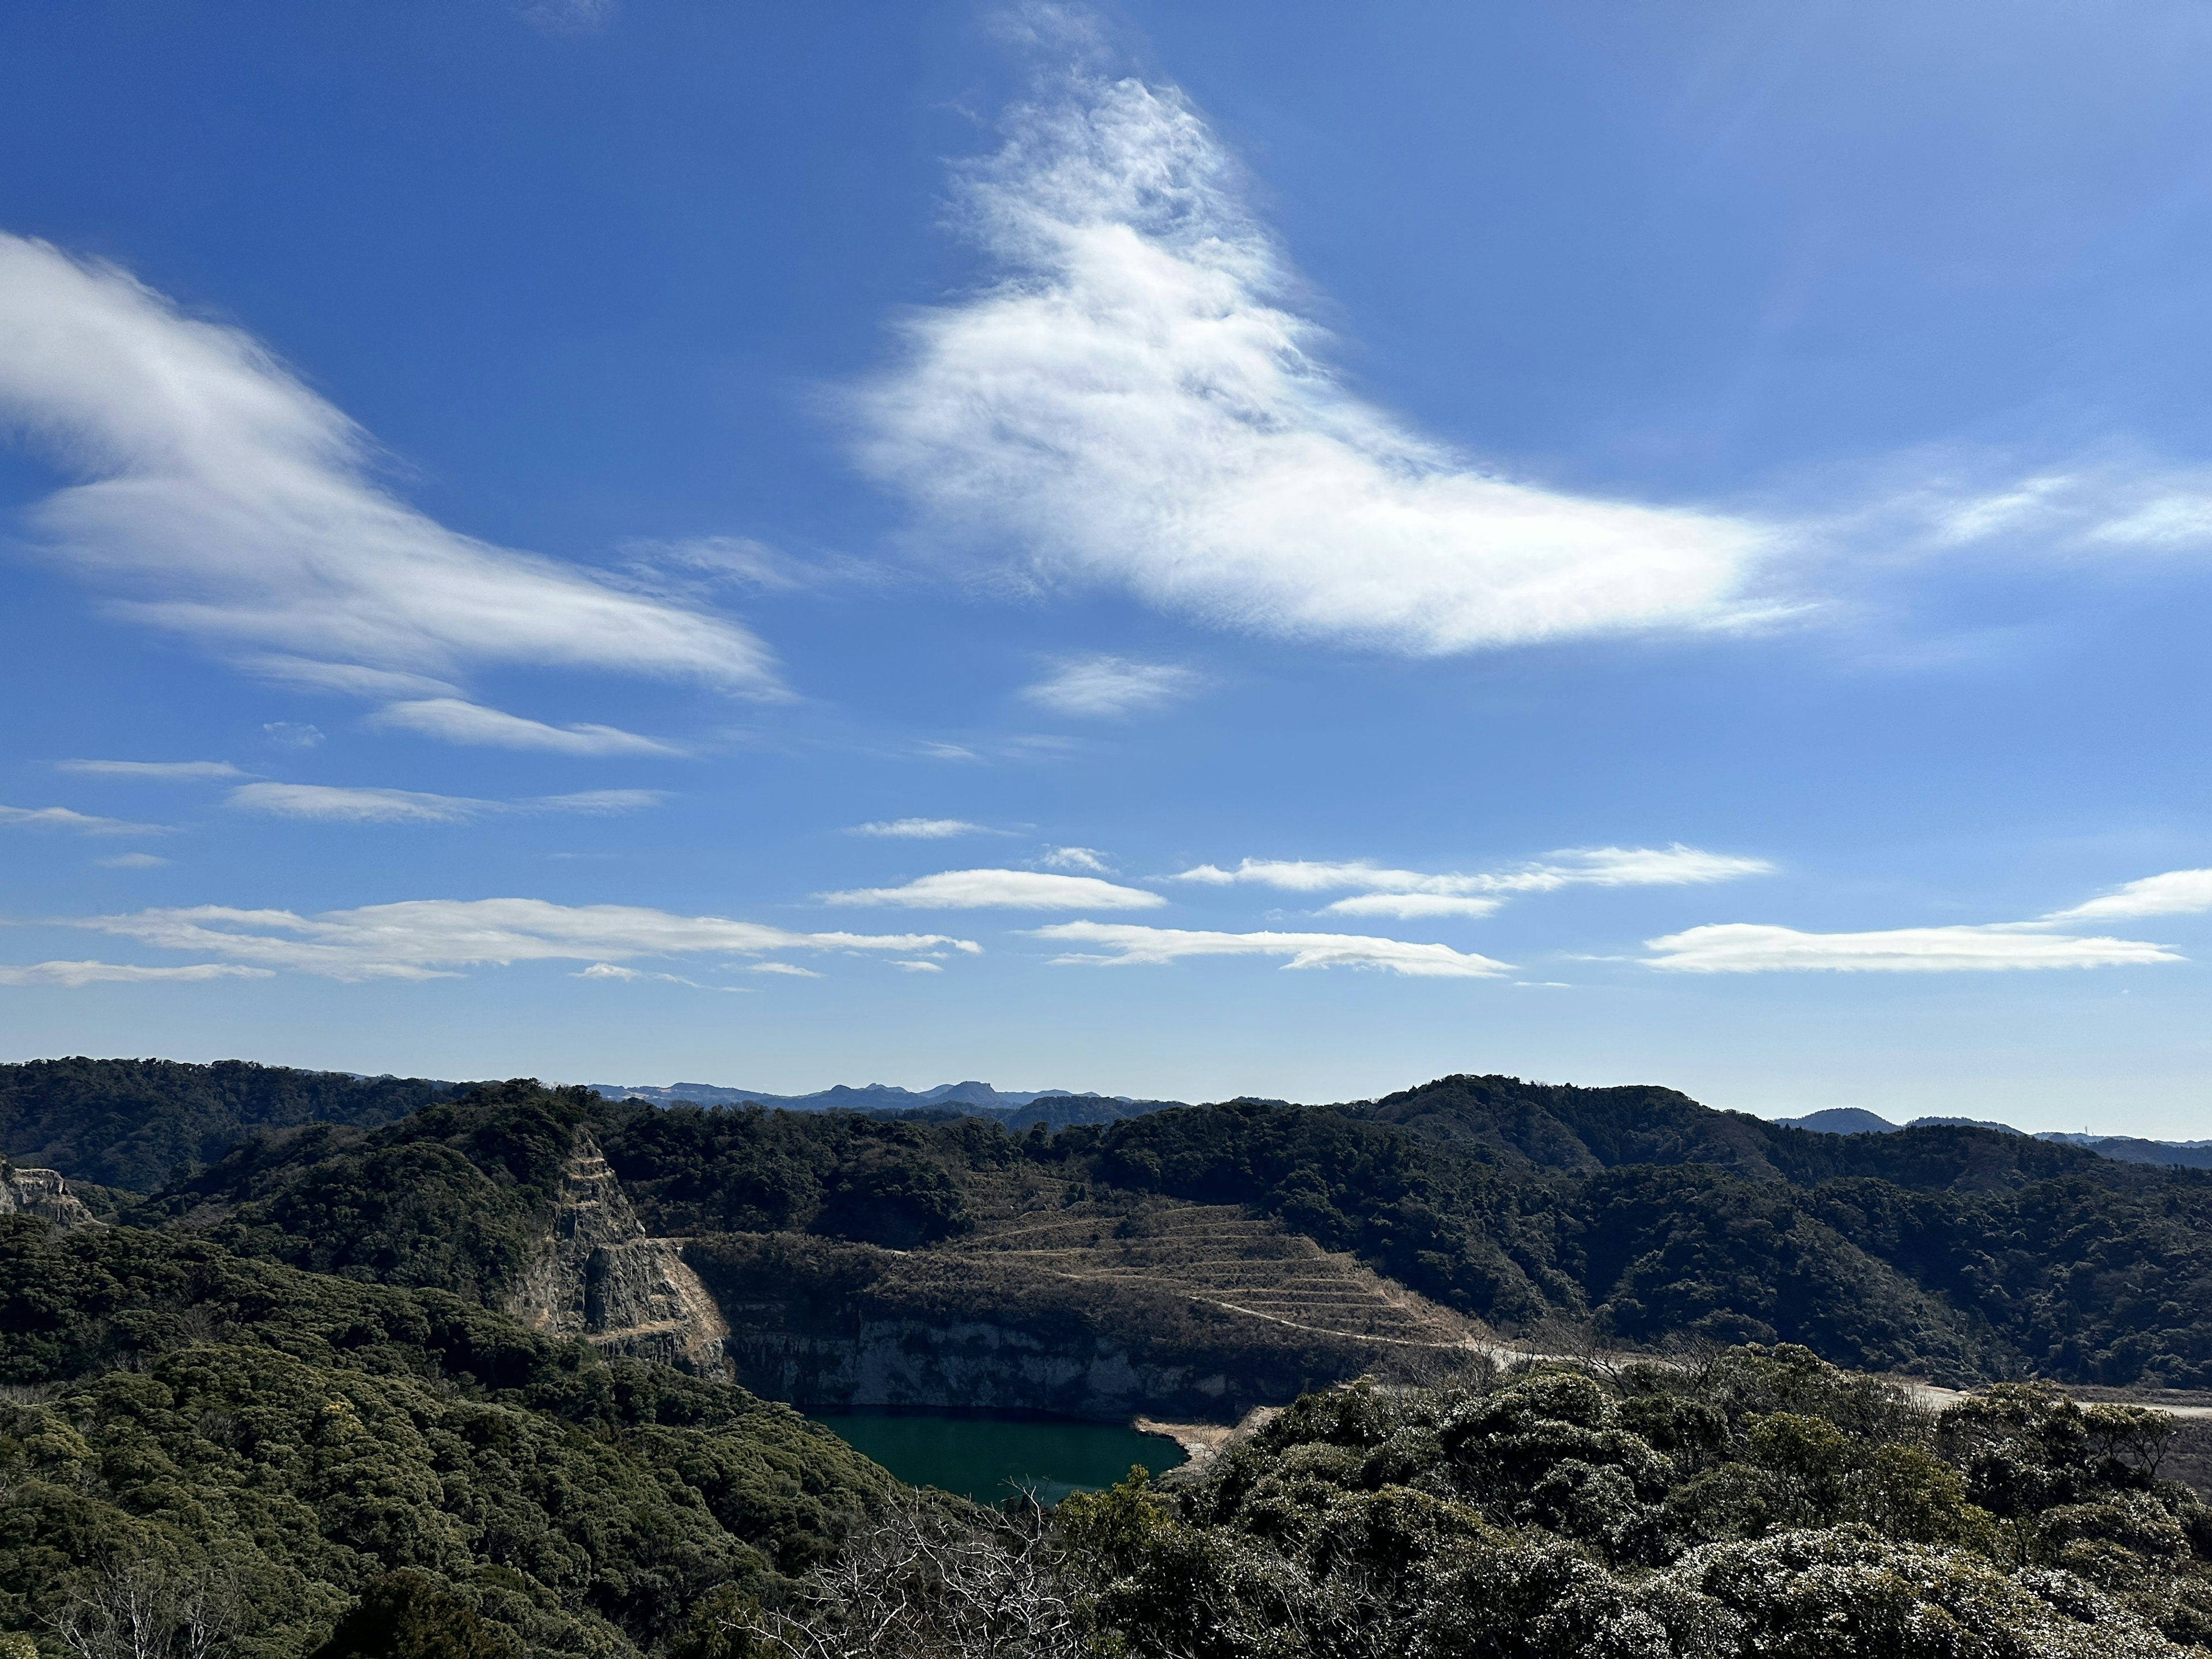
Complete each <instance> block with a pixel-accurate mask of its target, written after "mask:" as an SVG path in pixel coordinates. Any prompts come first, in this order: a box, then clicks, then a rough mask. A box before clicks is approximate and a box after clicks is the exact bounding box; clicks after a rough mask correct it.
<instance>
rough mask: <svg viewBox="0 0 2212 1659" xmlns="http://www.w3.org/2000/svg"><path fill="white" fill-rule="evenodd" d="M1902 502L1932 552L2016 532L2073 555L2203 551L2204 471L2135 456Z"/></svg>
mask: <svg viewBox="0 0 2212 1659" xmlns="http://www.w3.org/2000/svg"><path fill="white" fill-rule="evenodd" d="M1906 505H1907V508H1908V510H1909V511H1911V512H1913V513H1917V516H1918V517H1919V518H1920V519H1921V520H1922V521H1923V523H1924V524H1925V525H1926V526H1928V531H1929V538H1930V539H1931V540H1932V541H1933V543H1934V544H1935V545H1936V547H1938V548H1957V547H1967V546H1975V545H1980V544H1990V543H2002V542H2008V541H2013V540H2018V539H2021V538H2033V542H2034V543H2035V544H2037V545H2039V546H2040V547H2042V548H2045V549H2047V550H2054V551H2057V552H2060V553H2063V554H2069V555H2074V556H2111V555H2113V554H2115V553H2136V554H2148V555H2160V554H2172V553H2179V552H2188V551H2195V550H2203V549H2206V548H2212V472H2208V471H2207V470H2206V469H2203V468H2201V467H2200V468H2195V469H2189V468H2175V467H2171V466H2161V465H2159V464H2157V463H2156V462H2154V461H2152V460H2149V459H2146V458H2144V457H2141V456H2126V455H2122V456H2115V455H2112V454H2106V455H2105V456H2102V457H2088V458H2084V459H2080V460H2077V461H2075V462H2074V463H2071V464H2069V465H2065V466H2062V467H2060V468H2057V469H2056V470H2052V471H2044V472H2039V473H2035V474H2032V475H2030V476H2028V477H2016V478H2012V479H2008V480H2005V481H2003V482H2001V483H1994V484H1983V485H1979V486H1969V487H1963V488H1962V487H1960V486H1958V485H1956V484H1949V485H1943V484H1939V485H1936V486H1935V487H1932V488H1929V489H1922V490H1920V491H1918V492H1916V493H1914V494H1912V495H1908V496H1907V498H1906Z"/></svg>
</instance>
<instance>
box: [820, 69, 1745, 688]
mask: <svg viewBox="0 0 2212 1659" xmlns="http://www.w3.org/2000/svg"><path fill="white" fill-rule="evenodd" d="M1007 128H1008V137H1007V141H1006V145H1005V147H1004V148H1003V149H1000V152H999V153H998V154H997V155H995V156H993V157H991V158H989V159H988V160H987V161H981V162H980V163H978V164H976V165H975V166H973V167H970V168H969V169H968V170H967V172H966V173H964V175H963V178H962V179H961V180H960V181H959V185H958V201H959V203H960V207H961V217H962V220H963V224H964V227H965V228H966V229H967V231H968V232H969V234H971V235H972V237H973V238H974V239H975V240H976V241H977V242H979V243H980V244H981V246H982V247H983V248H984V250H985V251H986V252H987V254H988V255H989V256H990V257H991V258H992V259H993V260H994V262H995V264H996V265H997V268H998V270H999V271H1000V279H999V280H998V281H997V282H996V283H994V284H992V285H991V286H988V287H987V288H985V289H982V290H981V292H980V293H978V294H977V295H975V296H974V297H973V298H971V299H969V301H966V302H964V303H962V304H958V305H955V306H951V307H940V308H936V309H932V310H927V311H924V312H921V313H919V314H917V315H915V317H913V318H912V319H909V320H908V323H907V325H906V328H905V332H906V336H907V346H908V356H907V361H906V362H905V363H904V364H903V365H902V367H901V368H899V369H898V370H896V372H894V373H892V374H889V375H887V376H885V377H884V379H882V380H879V381H878V382H877V383H876V384H874V385H872V386H869V387H867V388H866V389H865V390H864V391H863V392H861V393H860V395H859V396H858V397H857V398H856V400H855V406H856V410H857V412H858V415H859V418H860V424H861V428H862V432H861V437H860V443H859V453H860V459H861V461H862V464H863V465H865V466H866V468H867V469H868V470H870V471H872V473H874V474H875V475H876V476H877V477H880V478H882V479H884V480H885V481H886V482H888V483H891V484H893V485H896V486H898V487H900V488H902V489H904V490H906V491H907V492H908V494H909V495H911V496H912V497H913V498H914V499H915V501H917V502H918V503H919V504H920V505H921V507H924V508H925V509H926V510H927V512H928V513H931V514H932V515H933V516H934V518H935V519H936V520H938V521H939V523H941V524H943V525H945V526H947V527H948V528H950V529H951V530H952V531H953V532H955V533H957V534H962V535H964V536H967V537H969V538H972V539H974V540H976V541H978V542H980V543H981V544H984V545H985V546H987V548H990V549H993V550H1000V549H1003V550H1007V558H1008V560H1009V562H1010V563H1012V564H1014V565H1017V566H1018V574H1020V575H1021V576H1022V577H1024V578H1025V579H1026V580H1030V581H1031V582H1034V583H1036V584H1040V585H1056V584H1070V585H1079V586H1124V587H1127V588H1128V589H1130V590H1131V591H1133V592H1135V593H1137V594H1138V595H1139V596H1140V597H1142V598H1143V599H1146V600H1147V601H1149V602H1151V603H1152V604H1153V605H1159V606H1162V607H1164V608H1166V609H1169V610H1172V611H1177V612H1181V613H1184V614H1188V615H1194V616H1196V617H1200V618H1202V619H1204V620H1206V621H1207V622H1210V623H1215V624H1218V625H1220V626H1223V627H1228V628H1234V629H1242V630H1245V631H1249V632H1253V633H1258V634H1263V635H1273V636H1276V637H1279V638H1286V639H1298V640H1325V641H1337V642H1345V643H1356V644H1365V645H1371V646H1376V647H1384V648H1388V649H1392V650H1397V651H1402V652H1407V653H1414V654H1420V655H1431V654H1439V653H1449V652H1456V651H1463V650H1468V649H1472V648H1476V647H1489V646H1499V645H1507V644H1511V643H1514V642H1516V641H1530V640H1541V639H1547V638H1555V637H1562V636H1571V635H1586V634H1591V633H1601V632H1614V631H1620V630H1624V629H1646V628H1651V627H1655V626H1662V625H1680V624H1702V623H1711V622H1714V621H1717V620H1720V619H1722V618H1723V617H1725V616H1726V615H1727V613H1728V610H1729V603H1730V599H1731V596H1732V595H1733V594H1734V592H1735V590H1736V588H1737V586H1738V585H1739V584H1740V582H1741V580H1742V579H1743V577H1744V576H1745V574H1746V573H1747V569H1748V568H1749V567H1750V565H1751V563H1752V562H1753V560H1754V559H1755V558H1756V557H1758V556H1759V555H1760V554H1761V553H1762V552H1764V551H1765V550H1767V549H1768V548H1769V547H1770V546H1771V545H1772V544H1774V543H1775V541H1776V540H1777V538H1776V536H1775V534H1774V532H1771V531H1770V530H1768V529H1767V528H1765V527H1764V526H1759V525H1756V524H1753V523H1750V522H1747V521H1746V520H1741V519H1736V518H1730V517H1726V516H1723V515H1719V514H1716V513H1708V512H1704V511H1699V510H1693V509H1688V508H1674V507H1646V506H1640V505H1637V504H1634V503H1631V502H1627V501H1607V500H1601V499H1597V498H1595V497H1590V496H1583V495H1571V494H1568V493H1566V492H1565V491H1562V490H1557V489H1547V488H1545V487H1543V486H1541V485H1538V484H1533V483H1520V482H1516V481H1513V480H1510V479H1508V478H1505V477H1500V476H1498V475H1497V474H1496V473H1495V472H1494V471H1491V470H1488V469H1486V468H1485V467H1483V466H1481V465H1477V464H1475V463H1474V462H1472V461H1470V460H1469V459H1467V458H1466V457H1464V456H1462V455H1460V454H1458V453H1455V452H1454V451H1453V450H1452V449H1451V448H1450V447H1448V446H1447V445H1445V444H1443V443H1441V442H1438V441H1434V440H1432V439H1430V438H1428V437H1425V436H1424V435H1420V434H1419V433H1417V432H1415V431H1413V429H1411V428H1408V427H1407V426H1406V425H1405V424H1404V423H1402V422H1399V421H1397V420H1396V419H1395V418H1394V417H1392V416H1389V414H1387V413H1385V412H1384V411H1383V410H1379V409H1377V408H1376V407H1374V406H1373V405H1371V404H1367V403H1365V402H1363V401H1362V400H1361V399H1360V398H1358V397H1357V396H1355V395H1354V394H1353V393H1352V392H1350V391H1348V390H1347V389H1346V387H1345V386H1344V384H1343V382H1342V381H1341V380H1340V379H1339V378H1338V377H1337V375H1336V374H1335V372H1334V370H1333V369H1332V368H1330V367H1329V366H1328V363H1327V362H1326V361H1325V360H1324V358H1323V356H1322V350H1323V348H1324V346H1325V344H1326V342H1325V340H1324V337H1323V334H1322V330H1321V329H1320V328H1319V327H1318V326H1317V325H1316V324H1314V323H1313V322H1312V321H1311V320H1310V319H1308V318H1307V317H1304V316H1302V315H1300V314H1298V313H1297V312H1296V311H1294V310H1292V309H1291V308H1290V298H1289V296H1290V295H1291V293H1292V292H1293V290H1294V289H1295V288H1296V281H1295V278H1294V277H1293V276H1292V274H1291V270H1290V269H1289V267H1288V265H1287V264H1286V262H1285V258H1284V257H1283V255H1282V252H1281V251H1280V250H1279V247H1278V246H1277V245H1276V243H1275V241H1274V240H1273V237H1272V236H1271V235H1270V234H1269V233H1268V232H1267V229H1266V228H1264V227H1263V226H1262V225H1261V224H1260V223H1258V222H1256V221H1255V219H1254V218H1253V217H1252V216H1251V215H1250V214H1249V211H1248V210H1247V209H1246V208H1245V207H1244V206H1243V203H1242V201H1241V199H1240V195H1239V191H1238V185H1237V176H1236V174H1237V169H1236V166H1235V164H1234V162H1233V161H1232V160H1231V157H1230V156H1229V155H1227V154H1225V151H1224V150H1223V149H1222V147H1221V145H1220V144H1219V143H1218V141H1217V139H1216V138H1215V137H1214V135H1213V134H1212V131H1209V130H1208V128H1207V127H1206V124H1205V123H1204V121H1202V120H1201V119H1200V117H1199V116H1198V115H1197V114H1196V112H1194V111H1193V110H1192V109H1191V108H1190V107H1189V106H1188V104H1187V103H1186V102H1185V101H1184V100H1183V99H1182V95H1181V94H1178V93H1176V91H1174V90H1173V89H1172V88H1168V89H1164V90H1162V89H1155V88H1151V87H1147V86H1146V85H1144V84H1142V83H1140V82H1137V81H1133V80H1125V81H1121V82H1113V83H1109V82H1104V81H1095V80H1077V81H1073V82H1069V83H1068V84H1066V86H1065V87H1064V88H1062V89H1061V91H1060V94H1059V95H1057V96H1055V97H1054V98H1053V99H1051V100H1048V101H1047V102H1046V103H1044V104H1042V105H1038V106H1030V107H1025V108H1022V109H1019V110H1017V111H1015V112H1012V115H1011V116H1010V118H1009V120H1008V124H1007ZM1016 550H1018V551H1016Z"/></svg>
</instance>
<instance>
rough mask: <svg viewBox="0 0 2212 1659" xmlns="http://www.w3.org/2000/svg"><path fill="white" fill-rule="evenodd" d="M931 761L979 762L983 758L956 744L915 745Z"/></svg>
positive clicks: (927, 743) (962, 745)
mask: <svg viewBox="0 0 2212 1659" xmlns="http://www.w3.org/2000/svg"><path fill="white" fill-rule="evenodd" d="M916 747H917V748H919V749H920V750H921V753H923V754H924V755H927V757H929V758H930V759H931V760H949V761H979V762H980V761H981V759H982V758H983V757H981V755H979V754H977V753H976V752H975V750H972V749H969V748H968V747H966V746H965V745H964V744H957V743H932V742H927V741H925V742H923V743H921V744H917V745H916Z"/></svg>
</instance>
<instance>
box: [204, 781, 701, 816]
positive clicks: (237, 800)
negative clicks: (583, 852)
mask: <svg viewBox="0 0 2212 1659" xmlns="http://www.w3.org/2000/svg"><path fill="white" fill-rule="evenodd" d="M665 799H668V795H667V792H666V791H665V790H661V789H586V790H583V791H581V792H580V793H575V794H571V795H539V796H538V797H536V798H535V799H530V800H521V801H501V800H478V799H474V798H472V797H471V796H466V795H433V794H426V793H422V792H421V791H419V790H414V789H380V788H369V787H346V786H342V785H337V784H326V783H248V784H241V785H240V787H237V788H235V789H234V790H232V791H231V792H230V799H229V804H230V805H232V806H234V807H236V808H237V809H239V810H240V811H246V812H259V813H262V814H264V815H266V816H268V817H283V818H301V819H312V820H316V821H319V822H322V823H474V822H475V821H476V820H477V819H479V818H483V817H490V816H492V815H493V814H495V813H514V812H577V813H583V814H586V815H587V816H592V817H611V816H616V815H619V814H622V813H627V812H641V811H646V810H647V809H648V808H650V807H654V806H658V805H660V804H661V803H662V802H663V801H665Z"/></svg>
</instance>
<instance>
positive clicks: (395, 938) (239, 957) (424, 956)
mask: <svg viewBox="0 0 2212 1659" xmlns="http://www.w3.org/2000/svg"><path fill="white" fill-rule="evenodd" d="M52 925H57V926H62V927H82V928H86V929H88V930H90V931H92V932H94V933H107V934H111V935H113V936H115V937H118V938H123V939H137V940H139V941H140V942H141V943H143V944H147V945H155V946H156V947H158V948H161V949H163V950H171V951H192V952H195V953H197V954H204V955H208V956H215V957H227V958H228V959H230V960H232V961H234V962H241V963H249V964H251V965H252V966H254V967H258V968H267V969H282V970H289V971H291V972H295V973H305V974H315V975H321V976H323V977H325V978H328V979H335V980H342V981H367V980H392V979H396V980H426V979H440V978H449V977H452V976H453V975H457V974H459V973H460V972H461V971H462V970H464V969H469V968H476V967H483V966H486V965H490V964H496V965H499V966H506V965H507V964H509V963H517V962H557V961H579V960H580V961H583V962H586V963H599V962H604V963H610V964H617V965H618V964H621V963H626V962H629V961H631V960H634V959H635V958H637V957H671V956H690V955H696V954H699V953H701V952H705V951H714V952H720V953H725V954H728V955H732V956H763V955H768V954H771V953H774V952H779V951H882V952H885V953H893V954H897V955H902V956H911V955H912V954H914V953H915V951H927V950H931V949H950V950H954V951H964V952H968V953H970V954H973V953H975V952H977V951H980V950H981V946H980V945H976V944H975V942H974V941H973V940H970V939H953V938H951V937H948V936H946V935H945V934H941V933H874V934H871V933H793V932H791V931H790V930H788V929H787V928H781V927H769V926H766V925H764V924H763V923H759V922H751V921H732V920H730V919H728V918H726V917H722V916H684V915H674V914H672V913H671V912H669V911H665V910H655V909H649V908H645V907H643V906H641V905H630V904H575V905H570V904H556V903H553V902H550V900H546V899H532V898H489V899H408V900H403V901H401V902H398V903H395V904H372V905H365V906H362V907H361V908H357V909H350V910H326V911H324V912H322V913H321V914H319V915H299V914H297V913H295V912H294V911H290V910H248V909H240V908H234V907H233V906H229V905H221V904H201V905H191V906H185V907H180V908H158V909H148V910H138V911H134V912H131V913H129V914H125V915H106V916H83V917H75V918H62V919H58V921H54V922H53V923H52Z"/></svg>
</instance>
